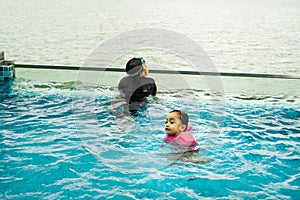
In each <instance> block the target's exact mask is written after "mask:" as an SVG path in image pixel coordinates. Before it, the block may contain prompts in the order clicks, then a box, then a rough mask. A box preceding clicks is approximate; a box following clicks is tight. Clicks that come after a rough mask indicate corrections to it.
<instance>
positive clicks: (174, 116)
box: [165, 112, 186, 136]
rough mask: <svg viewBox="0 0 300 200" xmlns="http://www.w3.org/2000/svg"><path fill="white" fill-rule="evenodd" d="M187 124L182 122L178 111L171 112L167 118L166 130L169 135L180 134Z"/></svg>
mask: <svg viewBox="0 0 300 200" xmlns="http://www.w3.org/2000/svg"><path fill="white" fill-rule="evenodd" d="M185 127H186V126H185V125H183V124H182V123H181V120H180V115H179V114H178V113H176V112H172V113H169V114H168V116H167V119H166V124H165V131H166V134H168V135H174V136H176V135H178V134H179V133H181V132H182V131H184V129H185Z"/></svg>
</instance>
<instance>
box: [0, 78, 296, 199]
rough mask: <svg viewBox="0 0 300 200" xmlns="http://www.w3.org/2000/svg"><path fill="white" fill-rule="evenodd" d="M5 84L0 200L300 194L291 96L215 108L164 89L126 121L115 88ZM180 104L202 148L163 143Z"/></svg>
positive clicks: (194, 94) (232, 101)
mask: <svg viewBox="0 0 300 200" xmlns="http://www.w3.org/2000/svg"><path fill="white" fill-rule="evenodd" d="M1 87H2V89H3V91H6V92H3V93H2V95H1V98H0V110H1V113H0V122H1V123H0V130H1V134H0V145H1V147H0V150H1V154H0V156H1V157H0V174H1V181H0V198H1V199H20V198H21V199H23V198H29V197H30V198H36V199H37V198H45V199H65V198H82V199H88V198H95V199H109V198H112V199H206V198H207V199H211V198H213V199H266V198H269V199H297V198H298V197H299V196H300V168H299V160H300V150H299V149H300V139H299V138H300V123H299V122H300V121H299V119H300V107H299V104H298V103H297V100H296V101H294V100H293V99H291V98H290V97H284V96H281V97H272V96H243V95H240V96H231V97H227V101H226V104H224V107H223V108H222V109H221V110H220V111H218V112H216V111H215V110H213V109H212V105H211V104H212V103H211V102H210V101H209V100H207V95H206V94H205V93H204V92H203V91H197V90H190V91H188V93H189V94H190V95H189V96H186V95H185V94H182V91H176V90H174V91H169V92H168V91H160V93H159V96H160V97H161V99H162V100H161V101H158V102H154V101H151V102H150V103H149V104H148V106H147V107H145V108H144V109H143V110H141V112H140V113H139V115H138V116H136V117H135V119H131V118H125V119H123V120H120V119H117V118H116V117H114V116H113V115H111V114H110V112H109V106H110V105H111V102H112V96H113V94H114V88H111V87H97V88H94V89H91V90H90V92H89V90H86V91H85V93H84V94H80V93H76V94H74V92H73V91H72V83H64V84H59V83H43V82H38V81H37V82H33V81H24V80H16V81H15V82H14V84H13V86H12V89H11V90H9V91H8V90H7V88H5V86H1ZM3 87H4V88H3ZM199 99H201V100H199ZM175 108H180V109H184V110H186V111H187V112H188V114H189V115H190V121H191V123H192V125H193V126H194V131H193V134H194V135H195V137H196V139H197V140H198V142H199V146H198V147H199V150H200V151H199V153H194V154H184V155H182V154H176V152H177V151H176V149H173V148H170V147H169V146H166V145H165V144H164V143H163V142H162V139H163V137H164V131H163V126H164V122H165V117H166V114H167V112H168V111H170V110H172V109H175ZM195 108H196V109H195ZM216 119H217V120H216ZM218 119H219V120H218Z"/></svg>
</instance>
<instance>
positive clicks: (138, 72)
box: [118, 58, 157, 114]
mask: <svg viewBox="0 0 300 200" xmlns="http://www.w3.org/2000/svg"><path fill="white" fill-rule="evenodd" d="M126 73H127V74H128V76H126V77H124V78H122V79H121V81H120V82H119V86H118V89H119V91H120V93H121V95H122V97H123V98H124V99H125V100H126V103H127V105H128V110H129V112H130V113H131V114H134V113H136V112H137V111H138V110H139V109H140V108H141V107H142V106H144V105H146V103H147V99H146V97H148V96H150V95H152V96H155V95H156V92H157V88H156V84H155V81H154V80H153V79H152V78H148V77H146V76H147V75H148V73H149V69H148V67H147V65H146V64H145V60H144V59H143V58H132V59H130V60H129V61H128V62H127V64H126Z"/></svg>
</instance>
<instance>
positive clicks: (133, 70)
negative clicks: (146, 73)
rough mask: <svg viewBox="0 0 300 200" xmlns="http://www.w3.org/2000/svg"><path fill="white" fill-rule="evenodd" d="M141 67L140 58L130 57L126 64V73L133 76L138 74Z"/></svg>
mask: <svg viewBox="0 0 300 200" xmlns="http://www.w3.org/2000/svg"><path fill="white" fill-rule="evenodd" d="M142 68H143V66H142V60H141V58H132V59H130V60H129V61H128V62H127V64H126V73H127V74H128V75H131V76H135V75H138V74H139V72H140V71H141V70H142Z"/></svg>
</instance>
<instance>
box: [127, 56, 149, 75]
mask: <svg viewBox="0 0 300 200" xmlns="http://www.w3.org/2000/svg"><path fill="white" fill-rule="evenodd" d="M140 59H141V63H142V64H141V67H140V69H139V70H138V71H137V72H135V73H134V74H130V76H136V75H138V74H140V73H141V72H142V69H143V66H144V65H145V63H146V61H145V59H144V58H143V57H141V58H140Z"/></svg>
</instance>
